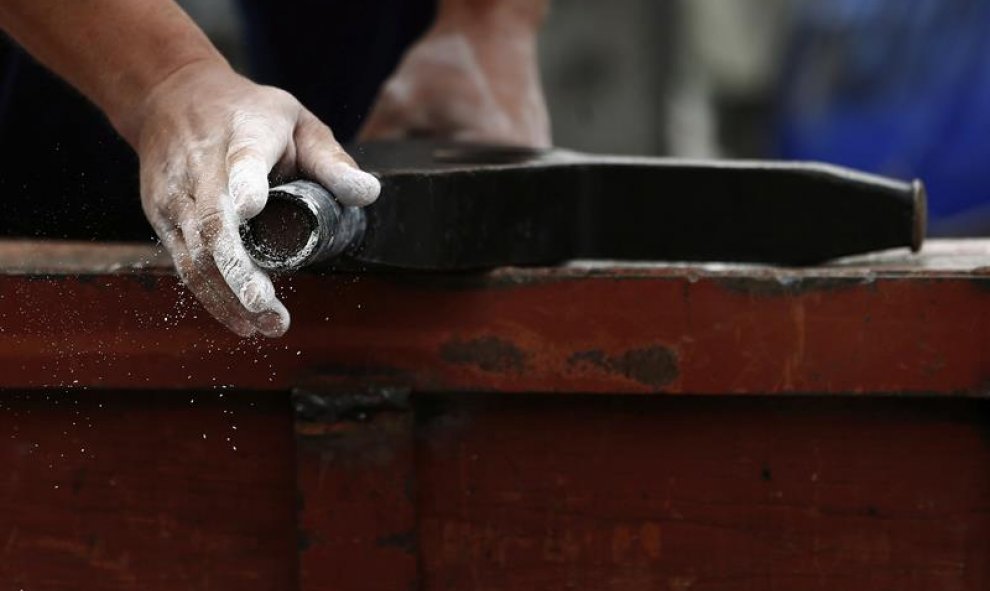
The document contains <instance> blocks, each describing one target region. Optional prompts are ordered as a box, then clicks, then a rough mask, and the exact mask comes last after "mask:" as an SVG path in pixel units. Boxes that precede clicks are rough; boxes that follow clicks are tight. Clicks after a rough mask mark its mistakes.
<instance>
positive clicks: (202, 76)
mask: <svg viewBox="0 0 990 591" xmlns="http://www.w3.org/2000/svg"><path fill="white" fill-rule="evenodd" d="M138 113H139V115H138V121H137V123H136V124H135V130H136V133H137V137H136V141H134V142H132V143H133V144H134V145H135V147H136V149H137V151H138V155H139V157H140V160H141V203H142V205H143V207H144V212H145V214H146V215H147V216H148V220H149V221H150V222H151V225H152V226H153V227H154V228H155V231H156V232H157V233H158V236H159V237H160V238H161V240H162V243H163V244H164V246H165V248H166V249H168V251H169V253H170V254H171V255H172V259H173V261H174V262H175V267H176V270H177V271H178V273H179V276H180V277H181V278H182V280H183V282H185V284H186V285H187V286H188V287H189V289H190V290H192V292H193V293H194V294H195V295H196V297H197V298H198V299H199V301H200V302H201V303H202V304H203V306H204V307H205V308H206V309H207V310H208V311H209V312H210V313H211V314H212V315H213V316H214V317H216V318H217V320H219V321H220V322H222V323H224V324H225V325H226V326H227V327H228V328H230V329H231V330H233V331H234V332H235V333H237V334H238V335H241V336H243V337H247V336H251V335H253V334H254V333H255V332H260V333H261V334H263V335H265V336H269V337H275V336H280V335H282V334H284V333H285V331H286V330H288V328H289V313H288V311H287V310H286V308H285V306H284V305H283V304H282V302H280V301H279V299H278V297H277V296H276V295H275V288H274V287H273V286H272V282H271V280H270V279H269V278H268V276H267V275H266V274H265V273H264V272H263V271H262V270H261V269H260V268H259V267H258V266H257V265H256V264H255V263H254V262H253V261H252V260H251V258H250V257H249V256H248V254H247V252H246V251H245V249H244V246H243V245H242V243H241V239H240V234H239V226H240V224H241V222H242V221H243V220H245V219H249V218H251V217H253V216H255V215H257V214H258V213H259V212H260V211H261V210H262V209H263V208H264V206H265V202H266V200H267V198H268V188H269V187H268V175H269V173H270V172H272V171H273V170H274V172H275V173H276V174H277V175H286V176H289V175H295V174H299V175H302V176H305V177H307V178H310V179H313V180H314V181H317V182H319V183H320V184H322V185H324V186H325V187H327V188H328V189H329V190H330V191H331V192H332V193H333V194H334V195H335V196H336V197H337V199H339V200H340V201H341V202H342V203H344V204H347V205H359V206H361V205H367V204H369V203H371V202H373V201H374V200H375V199H376V198H377V197H378V193H379V191H380V186H379V183H378V181H377V179H375V178H374V177H373V176H371V175H369V174H367V173H364V172H362V171H360V170H359V169H358V168H357V166H356V165H355V164H354V161H353V160H352V159H351V158H350V156H348V155H347V154H346V153H345V152H344V150H343V149H342V148H341V147H340V145H339V144H338V143H337V142H336V140H335V139H334V137H333V134H332V133H331V131H330V129H329V128H328V127H327V126H326V125H324V124H323V123H321V122H320V121H319V120H318V119H317V118H316V117H315V116H314V115H313V114H312V113H310V112H309V111H307V110H306V109H305V108H303V106H302V105H300V104H299V102H298V101H297V100H296V99H295V98H293V97H292V96H291V95H289V94H288V93H286V92H283V91H281V90H278V89H276V88H271V87H264V86H259V85H257V84H254V83H253V82H251V81H249V80H247V79H245V78H243V77H241V76H239V75H237V74H235V73H234V72H233V71H232V70H231V69H230V68H229V66H227V65H226V64H225V63H223V62H213V61H208V62H205V63H204V62H194V63H192V64H189V65H186V66H185V67H183V68H181V69H179V70H178V71H176V72H174V73H173V74H171V75H170V76H168V77H167V78H166V79H165V80H164V81H162V82H161V83H159V84H158V85H157V86H156V87H155V88H154V89H153V90H152V91H151V92H150V94H149V96H148V98H147V99H146V100H145V101H144V102H143V104H142V107H141V108H140V110H139V112H138Z"/></svg>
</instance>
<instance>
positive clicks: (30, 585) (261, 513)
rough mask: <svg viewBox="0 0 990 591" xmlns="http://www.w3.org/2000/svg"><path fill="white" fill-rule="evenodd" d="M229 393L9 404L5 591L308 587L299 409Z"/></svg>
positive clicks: (0, 506)
mask: <svg viewBox="0 0 990 591" xmlns="http://www.w3.org/2000/svg"><path fill="white" fill-rule="evenodd" d="M222 394H223V393H222V392H218V391H212V392H186V393H183V394H182V395H176V394H175V393H169V394H160V393H154V392H121V393H108V392H72V393H67V392H33V393H25V392H17V391H5V392H2V393H0V467H2V475H0V589H4V590H8V589H10V590H20V589H23V590H24V591H60V590H65V591H70V590H71V591H79V590H82V591H117V590H125V589H126V590H140V591H175V590H176V589H204V590H205V589H237V590H238V591H285V590H287V589H293V588H296V586H297V583H296V581H297V572H296V571H297V566H296V564H297V562H296V552H297V550H296V548H297V546H296V525H295V508H296V489H295V486H294V481H295V477H294V474H293V468H294V463H293V462H292V461H291V459H292V457H293V438H292V431H291V429H292V427H291V423H290V420H289V408H288V404H287V402H288V401H287V400H286V398H285V397H284V396H273V395H256V394H250V393H246V392H238V393H237V394H236V395H235V396H231V395H230V393H228V395H226V396H223V397H222V398H221V397H220V396H221V395H222ZM190 400H192V401H193V402H190ZM235 427H236V428H235ZM204 435H205V438H204ZM228 438H229V440H228ZM235 447H236V448H237V449H236V450H235V449H234V448H235Z"/></svg>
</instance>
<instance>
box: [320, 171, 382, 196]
mask: <svg viewBox="0 0 990 591" xmlns="http://www.w3.org/2000/svg"><path fill="white" fill-rule="evenodd" d="M330 176H331V178H332V179H333V185H332V186H331V187H330V190H331V191H333V193H334V195H336V197H337V199H339V200H340V201H342V202H343V203H346V204H347V205H356V206H359V207H364V206H365V205H370V204H372V203H374V202H375V200H376V199H378V195H379V194H380V193H381V191H382V185H381V183H380V182H379V181H378V179H377V178H375V177H374V176H373V175H370V174H368V173H366V172H364V171H363V170H361V169H358V168H354V167H353V166H350V165H347V164H344V163H341V162H338V163H336V164H334V165H333V166H331V167H330Z"/></svg>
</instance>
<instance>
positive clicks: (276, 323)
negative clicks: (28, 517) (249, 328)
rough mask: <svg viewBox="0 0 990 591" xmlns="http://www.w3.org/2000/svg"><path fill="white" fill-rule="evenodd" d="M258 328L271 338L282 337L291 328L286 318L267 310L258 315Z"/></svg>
mask: <svg viewBox="0 0 990 591" xmlns="http://www.w3.org/2000/svg"><path fill="white" fill-rule="evenodd" d="M258 330H259V331H261V334H263V335H265V336H266V337H269V338H274V337H280V336H282V335H284V334H285V333H286V331H287V330H289V325H288V322H287V321H286V319H283V318H282V317H281V316H280V315H279V314H277V313H275V312H265V313H264V314H262V315H261V316H259V317H258Z"/></svg>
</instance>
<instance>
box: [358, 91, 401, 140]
mask: <svg viewBox="0 0 990 591" xmlns="http://www.w3.org/2000/svg"><path fill="white" fill-rule="evenodd" d="M407 136H409V129H408V127H407V126H406V125H405V124H404V121H403V117H402V115H401V113H400V111H399V109H397V108H396V107H395V104H394V102H392V101H390V100H388V99H387V98H386V97H383V98H382V99H380V100H379V101H378V102H377V103H376V104H375V107H374V108H373V109H372V110H371V113H369V114H368V118H367V119H365V121H364V124H363V125H362V126H361V131H360V132H359V133H358V139H359V140H361V141H362V142H368V141H375V140H385V141H395V140H400V139H403V138H405V137H407Z"/></svg>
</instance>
